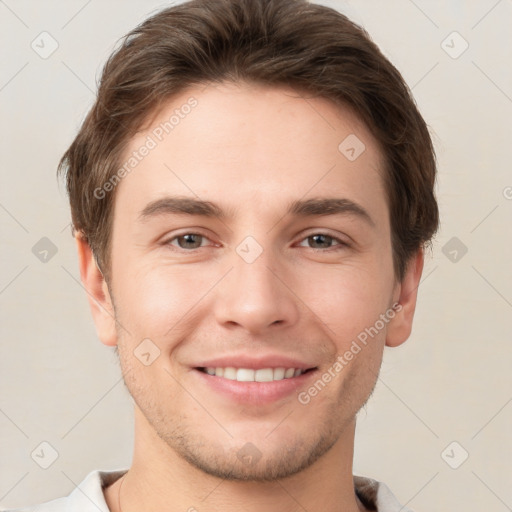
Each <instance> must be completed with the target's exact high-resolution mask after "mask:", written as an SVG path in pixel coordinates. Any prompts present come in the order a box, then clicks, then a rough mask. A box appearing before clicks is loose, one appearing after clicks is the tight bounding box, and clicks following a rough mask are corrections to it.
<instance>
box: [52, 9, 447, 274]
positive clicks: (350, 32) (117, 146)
mask: <svg viewBox="0 0 512 512" xmlns="http://www.w3.org/2000/svg"><path fill="white" fill-rule="evenodd" d="M223 81H232V82H241V81H245V82H248V83H255V84H262V85H266V86H279V85H283V86H288V87H291V88H294V89H296V90H297V91H301V92H305V93H311V94H313V96H317V97H321V98H326V99H328V100H331V101H333V102H334V103H341V104H344V105H349V106H350V107H351V108H352V109H353V110H354V111H355V112H356V114H357V115H358V116H359V117H360V119H362V121H363V122H364V123H365V124H366V126H367V127H368V128H369V129H370V131H371V132H372V134H373V135H374V136H375V138H376V140H377V141H378V143H379V144H380V147H381V148H382V149H383V153H384V161H385V167H386V169H385V186H386V195H387V202H388V206H389V210H390V221H391V238H392V247H393V263H394V271H395V277H396V278H397V279H399V280H402V278H403V276H404V273H405V270H406V266H407V263H408V261H409V260H410V258H411V257H412V256H413V255H414V254H415V253H416V252H417V250H418V249H420V248H422V247H425V246H426V245H427V244H428V243H429V242H430V240H431V238H432V237H433V235H434V233H435V232H436V231H437V228H438V224H439V212H438V206H437V202H436V199H435V194H434V186H435V179H436V161H435V153H434V148H433V144H432V141H431V138H430V135H429V131H428V129H427V125H426V123H425V121H424V120H423V118H422V116H421V114H420V113H419V111H418V109H417V107H416V104H415V102H414V99H413V98H412V94H411V92H410V90H409V88H408V87H407V85H406V83H405V82H404V80H403V78H402V76H401V75H400V73H399V72H398V70H397V69H396V68H395V67H394V66H393V65H392V64H391V63H390V62H389V61H388V60H387V59H386V57H385V56H384V55H383V54H382V53H381V51H380V50H379V48H378V47H377V46H376V45H375V44H374V43H373V42H372V41H371V39H370V37H369V35H368V34H367V32H366V31H365V30H364V29H363V28H361V27H359V26H358V25H356V24H355V23H353V22H352V21H350V20H349V19H348V18H347V17H346V16H344V15H343V14H341V13H340V12H338V11H336V10H334V9H331V8H328V7H325V6H321V5H318V4H313V3H310V2H308V1H306V0H191V1H188V2H185V3H182V4H179V5H176V6H173V7H170V8H166V9H164V10H162V11H160V12H159V13H157V14H155V15H153V16H151V17H150V18H148V19H147V20H145V21H144V22H143V23H141V24H140V25H139V26H138V27H136V28H135V29H134V30H132V31H131V32H130V33H128V34H127V35H126V36H125V37H124V38H123V39H122V41H121V44H120V46H119V47H118V49H117V50H116V51H115V52H114V53H113V54H112V55H111V56H110V58H109V59H108V61H107V62H106V64H105V66H104V69H103V73H102V77H101V81H100V85H99V89H98V95H97V99H96V102H95V104H94V105H93V107H92V108H91V110H90V111H89V113H88V115H87V117H86V119H85V121H84V122H83V124H82V127H81V129H80V131H79V133H78V135H77V136H76V138H75V140H74V141H73V143H72V144H71V146H70V147H69V149H68V150H67V151H66V153H65V154H64V155H63V157H62V159H61V161H60V163H59V173H60V172H65V173H66V181H67V190H68V193H69V198H70V203H71V213H72V220H73V226H74V229H75V230H78V231H80V232H81V233H82V234H83V236H84V237H85V238H86V240H87V241H88V242H89V244H90V246H91V249H92V251H93V253H94V254H95V257H96V259H97V261H98V264H99V266H100V268H101V269H102V272H103V274H104V276H105V278H106V279H108V275H109V273H110V233H111V228H112V216H113V215H112V212H113V204H114V197H115V195H114V193H113V192H112V193H109V194H107V195H106V196H105V197H103V198H101V199H98V198H97V197H96V194H95V193H94V191H95V190H97V189H98V187H102V185H103V184H104V183H106V182H107V181H108V180H109V179H111V177H112V176H114V174H115V173H116V170H117V169H118V166H119V165H120V158H121V155H122V152H123V149H124V148H125V147H126V145H127V143H128V141H129V140H130V138H131V137H132V136H133V135H134V134H135V133H136V132H137V130H139V129H140V127H141V124H142V123H143V122H144V120H145V119H147V117H148V115H150V114H151V113H152V112H153V113H154V112H155V111H156V109H158V108H159V107H160V106H162V105H163V104H164V103H165V102H166V101H168V100H169V99H170V98H171V97H172V96H173V95H176V94H178V93H180V92H182V91H183V90H184V89H186V88H187V87H189V86H192V85H199V84H207V83H220V82H223ZM340 142H341V141H340Z"/></svg>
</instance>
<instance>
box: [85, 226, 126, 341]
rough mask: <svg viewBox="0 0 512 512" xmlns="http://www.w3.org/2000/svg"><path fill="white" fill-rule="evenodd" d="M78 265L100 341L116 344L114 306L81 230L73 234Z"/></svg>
mask: <svg viewBox="0 0 512 512" xmlns="http://www.w3.org/2000/svg"><path fill="white" fill-rule="evenodd" d="M75 241H76V245H77V250H78V262H79V266H80V278H81V280H82V283H83V285H84V287H85V291H86V292H87V299H88V301H89V306H90V308H91V313H92V318H93V320H94V324H95V326H96V332H97V334H98V337H99V339H100V341H101V342H102V343H104V344H105V345H108V346H111V347H112V346H115V345H117V333H116V323H115V315H114V308H113V307H112V300H111V297H110V292H109V290H108V286H107V283H106V281H105V279H104V277H103V274H102V272H101V270H100V269H99V267H98V264H97V263H96V258H95V257H94V255H93V252H92V250H91V247H90V246H89V243H88V242H87V240H86V239H85V237H84V236H83V234H82V233H81V232H77V233H76V234H75Z"/></svg>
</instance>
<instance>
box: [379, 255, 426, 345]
mask: <svg viewBox="0 0 512 512" xmlns="http://www.w3.org/2000/svg"><path fill="white" fill-rule="evenodd" d="M423 263H424V251H423V249H419V250H418V252H417V253H416V255H414V256H413V257H411V259H410V260H409V262H408V265H407V270H406V272H405V275H404V278H403V279H402V281H401V282H400V283H398V284H397V289H396V291H395V296H394V297H395V300H394V303H399V304H400V306H398V307H397V308H396V309H395V316H394V318H393V320H392V321H391V322H389V325H388V329H387V333H386V345H387V346H388V347H397V346H398V345H401V344H402V343H403V342H404V341H406V340H407V338H409V336H410V335H411V330H412V320H413V317H414V311H415V309H416V298H417V296H418V286H419V284H420V279H421V273H422V272H423Z"/></svg>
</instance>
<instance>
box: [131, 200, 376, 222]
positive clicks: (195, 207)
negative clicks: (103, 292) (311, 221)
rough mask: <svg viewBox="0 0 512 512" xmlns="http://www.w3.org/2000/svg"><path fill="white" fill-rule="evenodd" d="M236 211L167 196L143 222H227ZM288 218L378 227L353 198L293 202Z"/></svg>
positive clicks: (146, 212) (153, 204)
mask: <svg viewBox="0 0 512 512" xmlns="http://www.w3.org/2000/svg"><path fill="white" fill-rule="evenodd" d="M234 213H235V212H234V211H233V210H232V209H230V210H229V211H228V212H226V211H224V210H223V209H222V208H221V207H220V206H219V205H217V204H215V203H213V202H211V201H204V200H201V199H195V198H191V197H182V196H167V197H164V198H161V199H157V200H155V201H152V202H150V203H149V204H147V205H146V207H145V208H144V209H143V210H142V211H141V212H140V214H139V220H140V221H142V222H144V221H147V220H149V219H151V218H153V217H157V216H160V215H172V214H185V215H201V216H203V217H210V218H218V219H220V220H225V219H227V218H228V217H234ZM286 214H287V215H294V216H297V217H313V216H319V215H339V214H343V215H354V216H357V217H359V218H360V219H361V220H364V221H365V222H366V223H367V224H369V225H370V226H372V227H375V222H374V221H373V219H372V217H371V216H370V214H369V213H368V212H367V210H365V209H364V208H363V207H362V206H361V205H359V204H357V203H355V202H354V201H352V200H350V199H345V198H336V197H322V198H310V199H303V200H295V201H292V202H291V203H289V205H288V208H287V210H286Z"/></svg>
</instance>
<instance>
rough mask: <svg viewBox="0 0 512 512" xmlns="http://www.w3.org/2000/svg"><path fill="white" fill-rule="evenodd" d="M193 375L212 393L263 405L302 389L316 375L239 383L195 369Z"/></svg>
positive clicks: (312, 371) (308, 374) (242, 401)
mask: <svg viewBox="0 0 512 512" xmlns="http://www.w3.org/2000/svg"><path fill="white" fill-rule="evenodd" d="M193 373H194V374H197V375H198V376H199V378H200V379H201V380H202V382H204V383H205V384H206V385H207V386H209V387H210V388H212V389H213V390H214V391H216V392H218V393H220V394H222V395H225V396H227V397H229V398H230V399H232V400H234V401H236V402H240V403H244V404H253V405H263V404H268V403H271V402H275V401H277V400H280V399H282V398H286V397H288V396H289V395H291V394H293V393H294V392H297V391H298V390H299V389H302V388H304V387H305V385H306V384H307V383H308V382H309V380H310V379H311V378H312V377H314V376H315V375H316V373H317V370H310V371H309V372H307V373H303V374H302V375H299V376H298V377H290V378H289V379H282V380H274V381H272V382H239V381H237V380H230V379H225V378H223V377H216V376H215V375H210V374H208V373H205V372H202V371H200V370H197V369H196V368H194V372H193ZM297 394H298V393H297Z"/></svg>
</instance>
